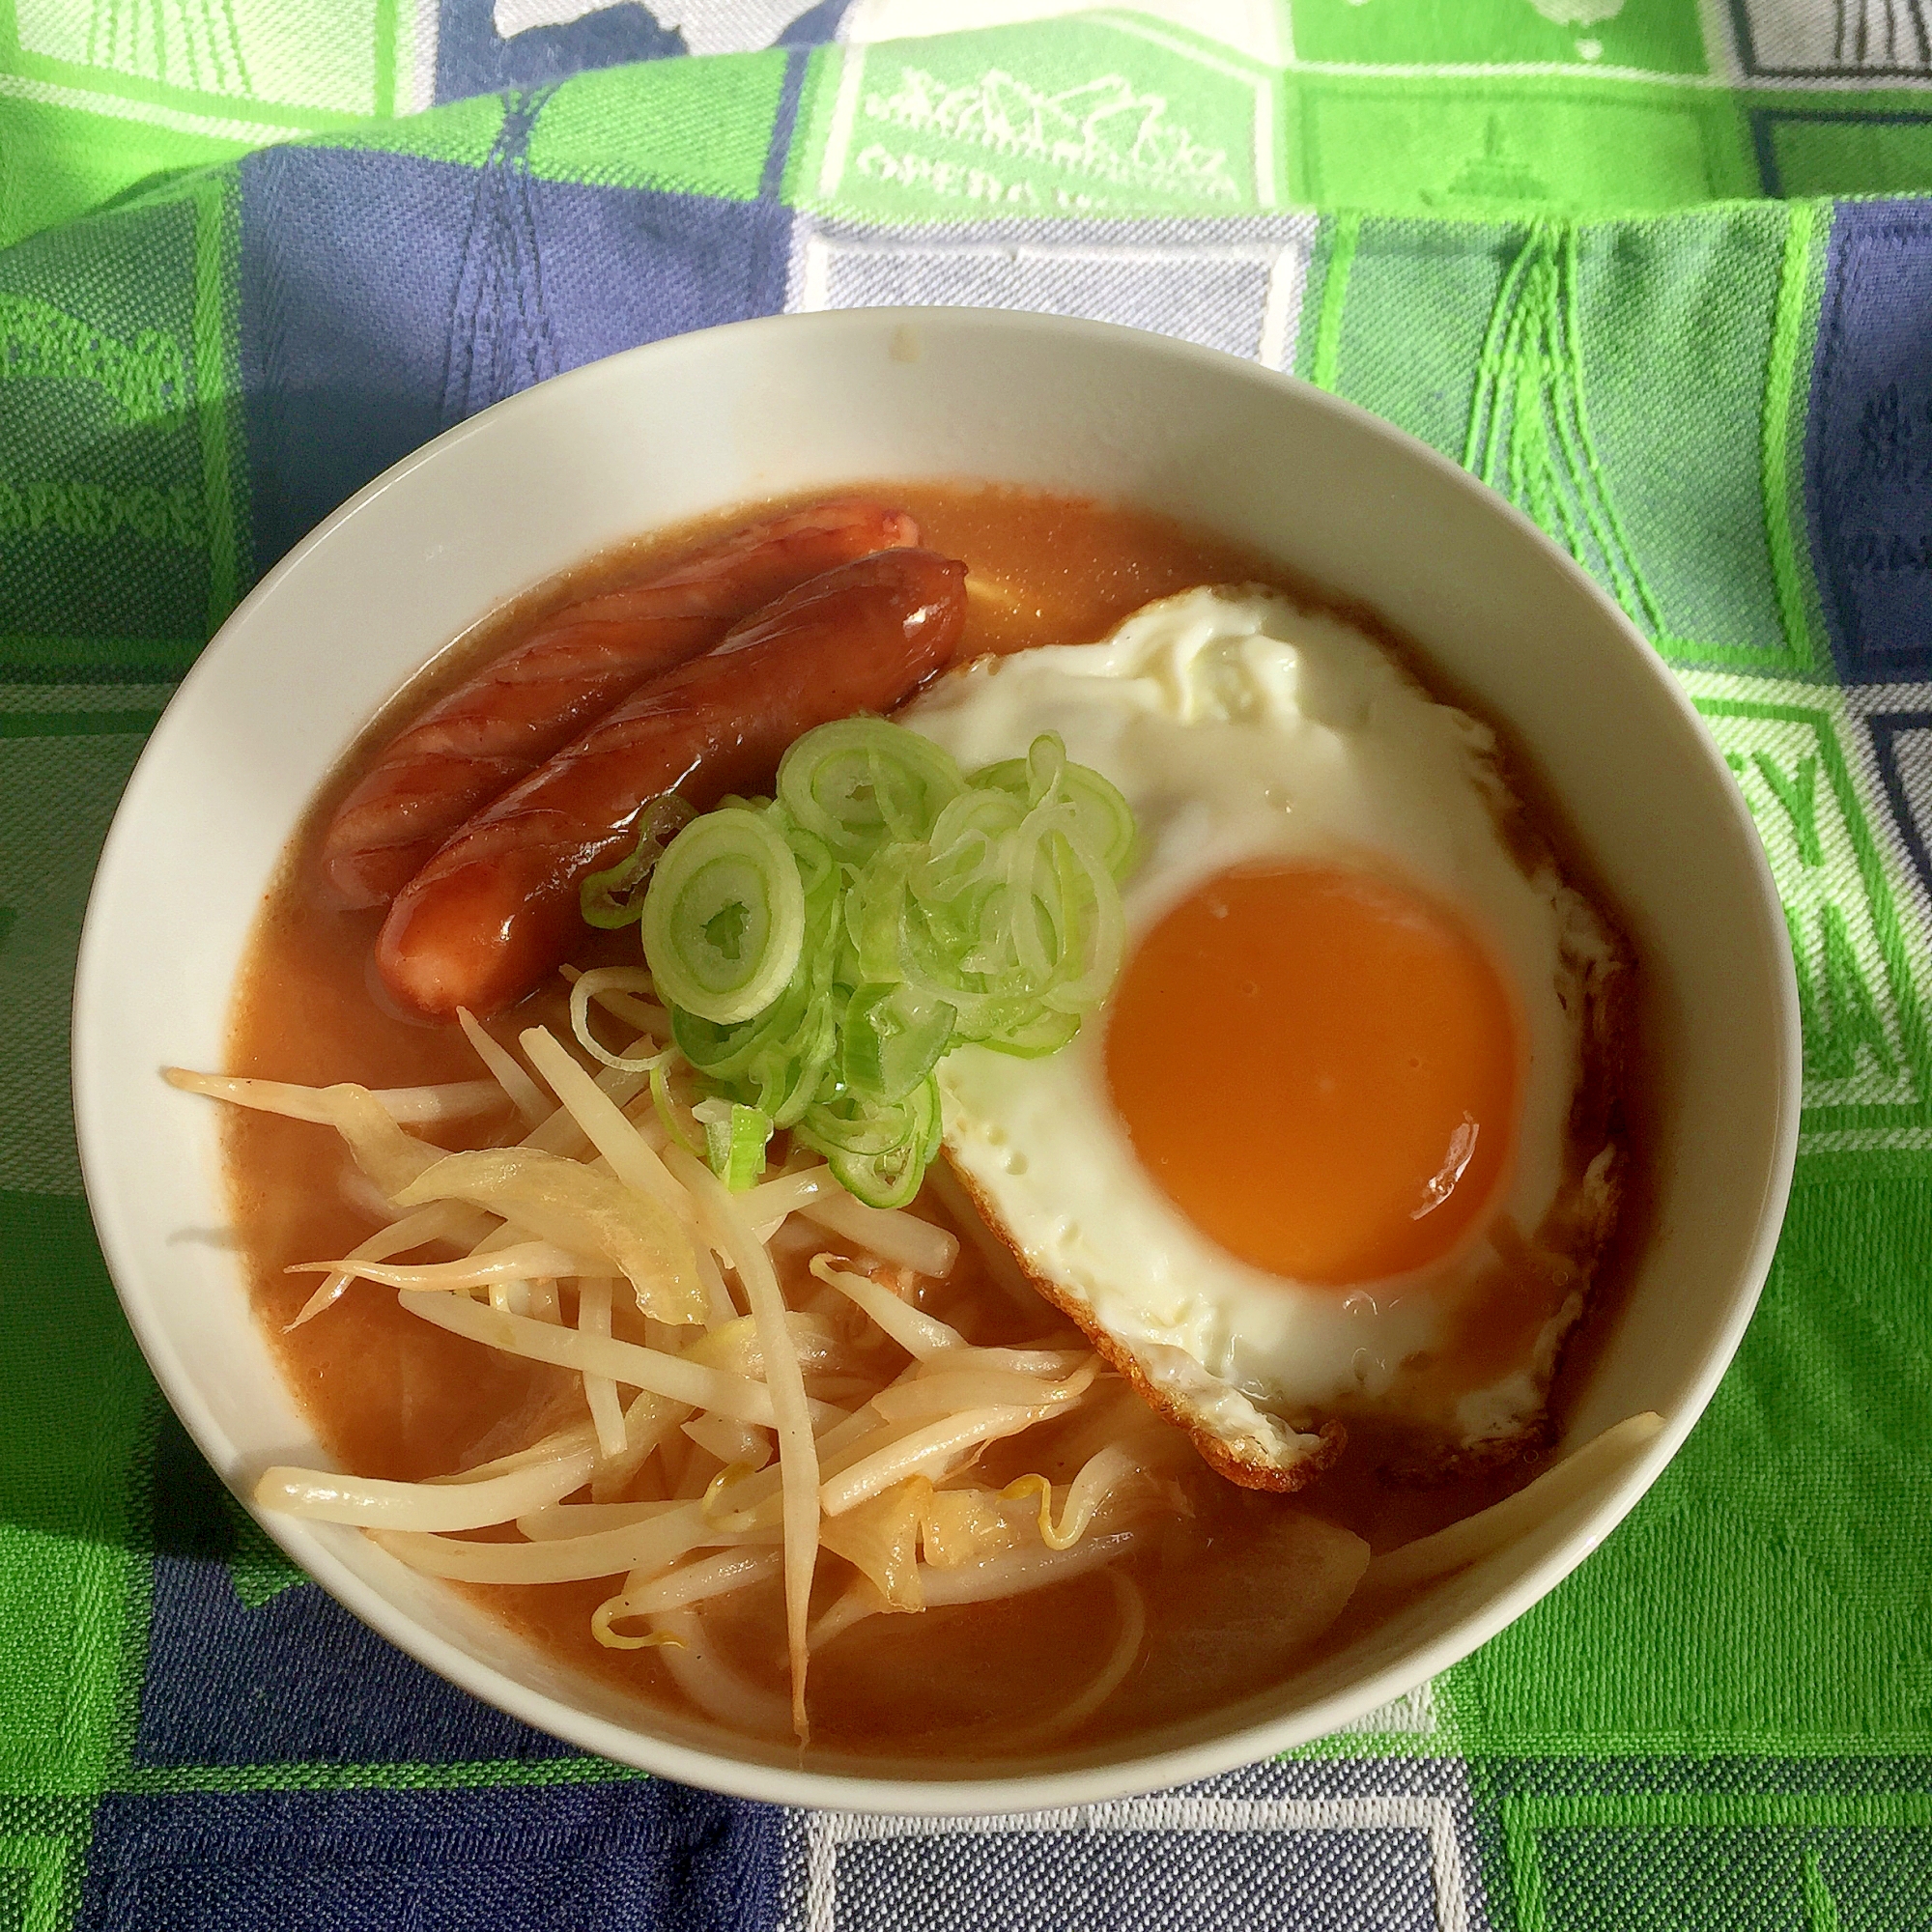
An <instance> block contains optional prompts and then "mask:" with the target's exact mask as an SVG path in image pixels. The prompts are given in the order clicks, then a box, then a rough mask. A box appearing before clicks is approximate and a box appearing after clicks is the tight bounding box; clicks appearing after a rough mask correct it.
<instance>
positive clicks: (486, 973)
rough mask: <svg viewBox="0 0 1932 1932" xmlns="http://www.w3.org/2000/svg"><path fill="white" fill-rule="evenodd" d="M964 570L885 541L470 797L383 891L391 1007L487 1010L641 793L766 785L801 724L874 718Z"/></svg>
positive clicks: (573, 930) (948, 615) (613, 847)
mask: <svg viewBox="0 0 1932 1932" xmlns="http://www.w3.org/2000/svg"><path fill="white" fill-rule="evenodd" d="M965 580H966V566H965V565H964V564H963V563H957V562H954V561H953V560H952V559H951V558H948V557H942V556H938V555H935V554H933V553H932V552H930V551H923V550H894V551H887V552H884V553H882V554H878V555H874V556H868V557H866V558H863V559H862V560H860V561H859V562H856V563H848V564H844V565H842V566H840V567H839V568H838V569H837V570H830V571H827V572H826V573H825V574H824V575H823V576H822V577H819V578H816V579H814V580H813V581H812V582H810V583H806V584H802V585H801V586H800V587H799V588H798V589H796V590H793V591H790V592H788V593H787V594H786V595H785V596H783V597H781V598H780V599H779V600H778V602H777V603H775V604H773V605H772V606H771V607H770V608H769V609H768V610H765V611H760V612H758V614H757V615H756V616H754V617H753V618H751V619H749V620H748V621H747V622H745V623H744V624H741V625H740V626H738V628H737V629H735V630H734V631H732V632H731V633H730V635H729V636H728V637H726V638H725V640H724V642H723V643H722V644H720V645H719V647H718V648H717V649H716V650H715V651H712V652H711V653H709V654H708V655H706V656H704V657H701V658H696V659H694V660H692V661H691V662H690V663H688V664H685V665H683V666H681V667H680V668H678V669H676V670H672V671H668V672H667V673H666V674H665V675H664V676H662V677H660V678H657V679H654V680H653V681H652V682H651V683H650V684H649V685H647V686H646V687H645V688H644V689H643V690H642V691H639V692H638V693H637V694H635V695H634V696H632V697H631V698H629V699H628V700H627V701H626V702H625V703H623V704H620V705H619V706H618V707H617V708H616V709H615V710H614V711H612V712H611V715H610V716H609V717H608V718H605V719H604V720H603V721H602V722H601V723H599V724H598V725H594V726H592V728H591V729H590V730H589V731H588V732H587V733H586V734H585V735H584V736H583V737H582V738H580V739H579V740H578V741H577V742H576V743H575V744H574V745H572V746H570V747H569V748H568V749H567V750H565V751H562V752H559V753H556V755H555V756H554V757H553V758H552V759H551V760H550V762H549V763H548V764H546V765H544V766H543V767H542V768H541V769H540V770H539V771H536V772H533V773H532V774H531V775H530V776H529V777H528V778H527V779H526V780H525V781H523V782H522V783H521V784H519V785H517V786H515V787H514V788H513V789H512V790H510V791H508V792H506V793H504V795H503V796H502V797H501V798H499V799H497V801H496V803H495V804H493V805H490V806H487V807H485V808H484V810H482V811H481V812H479V813H478V814H477V815H476V816H475V817H474V818H472V819H471V820H470V821H469V824H468V825H466V826H465V827H464V828H463V830H462V831H461V832H460V833H458V834H457V836H456V837H455V838H452V839H451V840H450V841H449V843H448V844H447V845H445V846H444V847H443V848H442V849H441V851H440V852H439V853H438V854H437V855H436V857H435V858H433V859H432V860H431V861H430V862H429V864H428V865H427V866H425V867H423V869H422V871H421V872H420V873H418V874H417V876H416V877H415V878H414V879H412V881H411V882H410V884H409V885H408V886H407V887H406V888H405V889H404V890H403V892H402V893H400V894H399V895H397V897H396V901H395V903H394V904H393V905H392V906H391V907H390V908H389V916H388V918H387V919H386V920H385V921H384V925H383V930H382V933H381V935H380V936H379V937H378V939H377V942H376V963H377V967H378V969H379V970H380V972H381V974H382V977H383V980H384V984H385V985H386V986H387V988H388V990H389V992H390V993H391V994H392V995H393V996H394V998H395V999H396V1000H397V1001H398V1002H399V1003H400V1004H401V1005H403V1006H404V1007H406V1008H408V1009H412V1010H414V1011H416V1012H418V1013H421V1014H424V1015H427V1016H430V1017H435V1018H444V1017H447V1016H448V1015H450V1014H452V1013H454V1012H455V1010H456V1009H457V1008H458V1007H460V1006H461V1007H468V1008H469V1009H471V1011H473V1012H477V1013H483V1014H489V1013H495V1012H500V1011H501V1010H502V1009H504V1008H505V1007H507V1006H510V1005H512V1004H513V1003H514V1002H516V1001H518V1000H520V999H522V998H523V997H524V995H525V994H526V993H527V992H529V991H530V990H531V989H532V988H533V987H534V986H535V985H536V984H537V983H538V982H539V981H540V980H542V979H543V978H544V976H545V975H546V974H547V973H549V972H551V971H552V970H553V969H554V967H556V966H557V965H558V964H560V963H561V962H562V960H563V958H564V956H565V954H566V952H568V950H569V948H570V946H571V945H572V944H573V942H574V941H575V940H576V938H577V937H578V935H579V934H580V933H581V932H582V915H581V913H580V911H579V909H578V887H579V885H580V884H581V883H582V880H583V878H584V876H585V875H586V874H587V873H589V872H592V871H595V870H597V869H598V868H599V867H603V866H608V865H611V864H612V863H613V862H614V861H615V860H616V859H618V858H619V857H621V856H622V855H623V854H624V853H625V852H627V851H628V850H630V848H631V846H632V845H633V843H634V842H635V840H636V836H637V834H636V826H637V820H638V816H639V812H640V811H641V810H642V809H643V807H644V805H645V803H646V802H647V801H649V800H650V799H653V798H655V797H657V796H658V795H659V794H660V793H663V792H668V791H672V790H676V791H678V792H681V793H682V794H683V796H684V797H685V798H687V799H688V800H689V801H690V802H691V803H692V804H693V805H694V806H696V808H697V809H698V810H705V809H707V808H708V807H710V806H711V805H713V804H715V803H716V802H717V801H718V800H719V799H720V798H722V797H723V796H725V794H726V793H727V792H740V793H749V792H753V791H758V790H761V789H768V788H769V786H770V784H771V782H772V780H773V777H774V775H775V774H776V772H777V769H778V762H779V758H780V756H781V753H783V751H784V749H785V747H786V746H787V745H789V744H790V743H791V741H792V740H793V739H794V738H796V737H798V736H799V735H800V734H801V733H803V732H805V731H809V730H810V728H811V727H812V726H813V725H823V724H827V723H829V722H830V721H831V720H833V719H835V718H847V717H850V716H851V715H852V714H853V713H854V712H857V711H888V710H891V709H892V708H893V707H894V706H895V705H897V704H900V703H902V702H903V701H904V700H905V699H906V698H908V697H910V696H912V694H913V693H914V692H915V691H916V690H918V688H919V687H920V686H921V685H922V684H923V683H924V682H925V680H926V679H927V678H929V677H931V676H932V675H933V674H934V673H935V672H937V671H939V670H942V669H944V668H946V667H947V666H948V665H950V664H951V663H952V661H953V659H954V657H955V656H956V654H957V653H958V650H959V646H960V641H961V639H962V637H963V635H964V632H965V620H966V584H965Z"/></svg>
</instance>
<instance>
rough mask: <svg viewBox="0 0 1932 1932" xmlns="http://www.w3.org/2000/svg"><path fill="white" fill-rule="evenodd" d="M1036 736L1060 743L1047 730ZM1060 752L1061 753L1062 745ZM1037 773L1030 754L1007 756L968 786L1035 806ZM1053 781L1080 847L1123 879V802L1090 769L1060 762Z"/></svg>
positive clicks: (1129, 823)
mask: <svg viewBox="0 0 1932 1932" xmlns="http://www.w3.org/2000/svg"><path fill="white" fill-rule="evenodd" d="M1040 735H1041V737H1042V738H1052V739H1053V740H1054V742H1055V743H1056V744H1058V743H1059V742H1060V741H1059V739H1058V737H1057V735H1056V734H1055V733H1053V732H1050V731H1049V732H1042V733H1041V734H1040ZM1037 742H1038V741H1037V740H1036V743H1037ZM1062 754H1063V756H1064V755H1065V747H1062ZM1037 770H1038V767H1037V765H1036V763H1035V761H1034V758H1033V756H1032V754H1031V753H1029V754H1028V756H1026V757H1024V758H1008V759H1007V760H1006V761H1005V762H1004V763H1003V764H997V765H987V766H986V767H985V768H984V769H983V770H981V771H977V772H975V773H974V774H973V779H972V784H973V788H974V789H975V790H985V791H994V792H1000V793H1004V794H1006V795H1008V796H1009V797H1012V796H1017V797H1019V798H1021V799H1024V800H1026V801H1027V802H1028V803H1029V804H1034V805H1037V804H1038V802H1039V800H1038V799H1037V797H1034V796H1032V794H1031V790H1030V784H1031V781H1032V779H1033V778H1034V777H1035V775H1036V773H1037ZM1057 783H1058V785H1059V789H1060V794H1061V796H1062V797H1063V798H1064V799H1065V801H1066V803H1067V804H1068V805H1070V806H1072V808H1073V810H1074V811H1075V813H1076V814H1077V816H1078V820H1079V829H1078V832H1077V834H1076V836H1077V837H1078V838H1079V839H1080V841H1081V843H1082V844H1084V845H1086V846H1088V847H1089V848H1090V849H1091V850H1093V851H1095V852H1097V853H1098V854H1099V855H1100V858H1101V861H1102V863H1103V864H1104V865H1105V866H1106V867H1107V869H1108V870H1109V871H1110V872H1112V873H1113V875H1114V877H1115V879H1116V880H1117V881H1118V880H1121V879H1124V878H1125V877H1126V876H1127V874H1128V873H1129V872H1130V871H1131V870H1132V869H1133V862H1134V815H1133V813H1132V812H1131V811H1130V810H1128V809H1127V802H1126V800H1125V799H1123V798H1122V796H1121V794H1120V792H1119V790H1118V789H1117V788H1116V787H1115V786H1114V785H1113V784H1112V783H1110V782H1109V781H1107V780H1106V779H1104V778H1102V777H1101V776H1100V774H1099V773H1098V772H1096V771H1095V770H1094V768H1093V767H1092V766H1091V765H1073V764H1064V765H1063V766H1062V767H1061V770H1060V772H1059V774H1058V778H1057Z"/></svg>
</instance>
